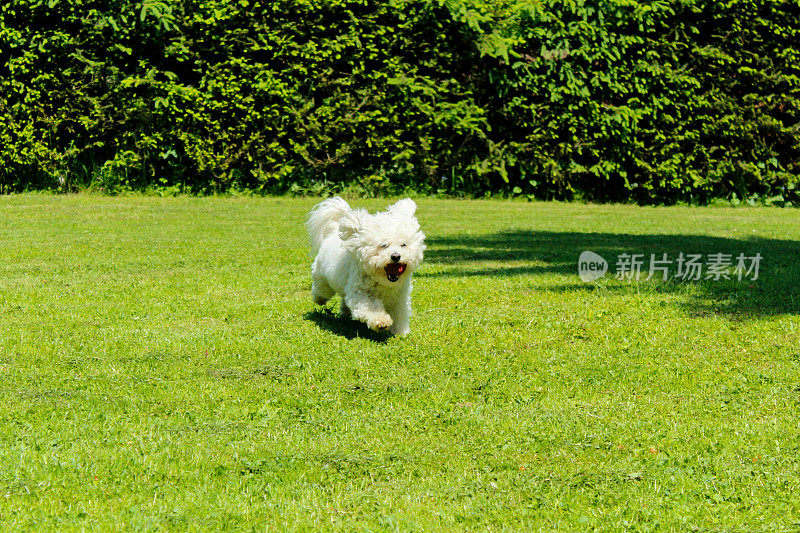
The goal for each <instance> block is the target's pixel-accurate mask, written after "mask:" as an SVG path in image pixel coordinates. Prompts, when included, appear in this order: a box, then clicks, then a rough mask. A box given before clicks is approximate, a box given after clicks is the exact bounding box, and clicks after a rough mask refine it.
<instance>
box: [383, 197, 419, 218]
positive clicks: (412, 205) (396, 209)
mask: <svg viewBox="0 0 800 533" xmlns="http://www.w3.org/2000/svg"><path fill="white" fill-rule="evenodd" d="M389 212H391V213H396V214H398V215H405V216H409V217H413V216H414V213H416V212H417V204H416V202H414V200H412V199H411V198H403V199H402V200H400V201H398V202H397V203H395V204H393V205H390V206H389Z"/></svg>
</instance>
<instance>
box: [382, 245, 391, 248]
mask: <svg viewBox="0 0 800 533" xmlns="http://www.w3.org/2000/svg"><path fill="white" fill-rule="evenodd" d="M380 247H381V248H388V247H389V245H388V244H381V246H380Z"/></svg>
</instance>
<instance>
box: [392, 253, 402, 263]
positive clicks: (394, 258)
mask: <svg viewBox="0 0 800 533" xmlns="http://www.w3.org/2000/svg"><path fill="white" fill-rule="evenodd" d="M392 261H394V262H395V263H397V262H398V261H400V254H392Z"/></svg>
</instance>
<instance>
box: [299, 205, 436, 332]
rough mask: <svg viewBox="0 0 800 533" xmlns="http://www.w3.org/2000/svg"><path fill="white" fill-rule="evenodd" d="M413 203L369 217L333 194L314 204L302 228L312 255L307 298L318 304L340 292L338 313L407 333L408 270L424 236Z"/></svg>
mask: <svg viewBox="0 0 800 533" xmlns="http://www.w3.org/2000/svg"><path fill="white" fill-rule="evenodd" d="M416 209H417V204H415V203H414V201H413V200H411V199H410V198H406V199H404V200H400V201H399V202H397V203H395V204H394V205H391V206H389V207H388V208H387V209H386V211H381V212H380V213H376V214H374V215H371V214H369V213H368V212H367V211H365V210H364V209H351V208H350V206H349V205H348V204H347V202H345V201H344V200H343V199H342V198H339V197H338V196H337V197H335V198H330V199H328V200H325V201H324V202H321V203H320V204H317V205H316V206H315V207H314V209H312V210H311V212H310V213H309V214H308V218H307V220H306V228H307V229H308V236H309V239H310V240H311V248H312V250H313V253H314V254H315V255H316V257H315V259H314V263H313V264H312V265H311V279H312V286H311V296H312V298H313V299H314V302H315V303H317V304H319V305H323V304H325V303H326V302H327V301H328V300H330V299H331V298H332V297H333V295H334V294H340V295H341V296H342V314H343V315H345V316H348V315H349V316H352V318H354V319H355V320H359V321H361V322H364V323H365V324H366V325H367V326H369V327H370V328H371V329H373V330H375V331H379V330H384V329H387V328H389V329H390V331H391V332H392V333H394V334H395V335H406V334H408V333H409V331H410V329H409V319H410V318H411V289H412V281H411V275H412V273H413V272H414V271H415V270H416V269H417V267H419V265H420V264H421V263H422V253H423V252H424V251H425V244H424V241H425V235H424V234H423V233H422V232H421V231H420V228H419V222H417V218H416V217H415V216H414V213H415V212H416Z"/></svg>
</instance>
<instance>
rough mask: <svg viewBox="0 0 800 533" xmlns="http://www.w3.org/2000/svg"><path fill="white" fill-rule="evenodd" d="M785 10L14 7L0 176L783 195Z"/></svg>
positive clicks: (665, 4) (354, 0)
mask: <svg viewBox="0 0 800 533" xmlns="http://www.w3.org/2000/svg"><path fill="white" fill-rule="evenodd" d="M798 65H800V3H798V1H796V0H795V1H790V2H788V1H778V0H764V1H746V0H732V1H726V2H722V1H714V0H701V1H697V2H689V1H683V2H681V1H654V2H636V1H632V0H606V1H601V0H595V1H586V2H575V1H569V0H568V1H557V0H546V1H543V2H515V1H510V0H509V1H505V2H501V1H489V0H484V1H478V0H471V1H469V0H388V1H383V2H378V1H368V0H328V1H327V2H317V1H311V0H272V1H269V2H260V1H253V0H185V1H180V2H178V1H175V2H169V1H151V0H145V1H143V2H132V1H128V0H114V1H103V2H100V1H93V0H72V1H66V0H44V1H43V0H10V1H7V2H5V3H4V4H3V5H2V7H0V142H2V146H0V187H2V190H3V191H14V190H22V189H30V188H52V189H60V190H70V189H72V188H75V187H87V186H91V187H94V188H98V189H103V190H105V191H109V192H115V191H119V190H124V189H147V188H151V187H157V188H161V189H164V188H173V190H187V191H193V192H212V191H225V190H230V189H246V190H254V191H262V192H285V191H296V192H303V191H317V190H321V189H323V188H329V189H330V188H337V187H344V186H351V185H353V184H356V185H357V186H358V187H359V188H361V189H363V190H365V191H367V192H373V193H374V192H380V191H381V190H395V189H397V188H402V187H410V188H414V189H418V190H422V191H429V192H431V191H432V192H439V191H446V192H448V193H466V194H483V193H487V192H507V193H512V194H530V195H536V196H540V197H557V198H571V197H575V196H584V197H589V198H593V199H604V200H623V199H634V200H637V201H640V202H673V201H681V200H683V201H685V200H692V201H697V202H704V201H708V200H709V199H711V198H716V197H732V196H734V195H735V196H736V197H737V198H740V199H745V198H752V197H753V196H755V195H758V196H759V197H761V198H769V199H771V201H774V202H794V203H797V201H798V195H797V192H796V190H797V188H796V184H797V181H798V173H799V172H800V170H799V169H798V164H799V163H800V103H799V102H800V100H798V97H799V96H800V70H798Z"/></svg>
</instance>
